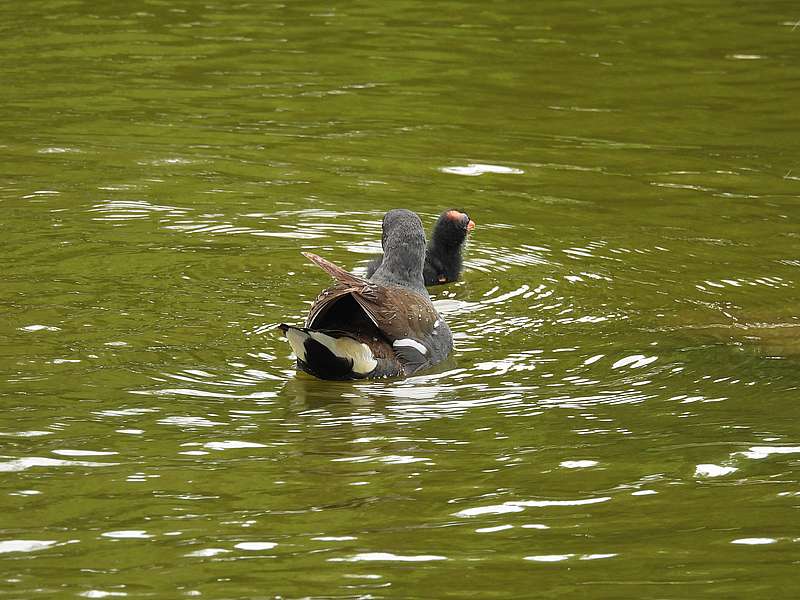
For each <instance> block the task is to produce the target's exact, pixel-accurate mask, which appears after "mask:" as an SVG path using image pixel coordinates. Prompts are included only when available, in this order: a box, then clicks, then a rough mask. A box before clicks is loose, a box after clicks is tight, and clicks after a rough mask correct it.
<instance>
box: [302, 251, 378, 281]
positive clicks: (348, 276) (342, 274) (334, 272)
mask: <svg viewBox="0 0 800 600" xmlns="http://www.w3.org/2000/svg"><path fill="white" fill-rule="evenodd" d="M303 256H305V257H306V258H307V259H308V260H310V261H311V262H313V263H314V264H315V265H317V266H318V267H319V268H320V269H322V270H323V271H325V272H326V273H327V274H328V275H330V276H331V277H333V278H334V279H335V280H336V281H340V282H342V283H344V284H345V285H351V286H356V287H359V286H365V285H369V282H368V281H367V280H365V279H361V278H360V277H356V276H355V275H353V274H352V273H348V272H347V271H345V270H344V269H343V268H341V267H340V266H338V265H335V264H333V263H332V262H331V261H329V260H326V259H324V258H322V257H321V256H317V255H316V254H313V253H311V252H303Z"/></svg>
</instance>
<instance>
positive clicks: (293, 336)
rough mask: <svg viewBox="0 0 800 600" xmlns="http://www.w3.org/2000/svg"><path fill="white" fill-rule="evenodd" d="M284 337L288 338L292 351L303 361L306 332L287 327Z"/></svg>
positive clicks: (304, 357)
mask: <svg viewBox="0 0 800 600" xmlns="http://www.w3.org/2000/svg"><path fill="white" fill-rule="evenodd" d="M286 339H287V340H289V345H290V346H291V347H292V352H294V355H295V356H296V357H297V358H299V359H300V360H302V361H303V362H305V361H306V348H305V343H306V340H307V339H308V334H307V333H306V332H305V331H300V330H299V329H295V328H294V327H289V328H288V329H287V330H286Z"/></svg>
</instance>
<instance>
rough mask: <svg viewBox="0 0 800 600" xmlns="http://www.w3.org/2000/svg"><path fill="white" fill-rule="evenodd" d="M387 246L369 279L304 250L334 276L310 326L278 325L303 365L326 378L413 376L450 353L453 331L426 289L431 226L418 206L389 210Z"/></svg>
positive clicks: (385, 221) (385, 229) (314, 308)
mask: <svg viewBox="0 0 800 600" xmlns="http://www.w3.org/2000/svg"><path fill="white" fill-rule="evenodd" d="M383 252H384V255H383V261H382V262H381V264H380V266H379V267H378V268H377V269H376V270H375V272H374V274H373V275H372V277H371V278H370V279H369V280H367V279H362V278H361V277H356V276H355V275H352V274H350V273H348V272H347V271H345V270H344V269H342V268H341V267H338V266H336V265H335V264H333V263H331V262H330V261H327V260H325V259H324V258H322V257H320V256H317V255H316V254H311V253H310V252H304V253H303V255H304V256H305V257H306V258H308V259H309V260H310V261H311V262H313V263H314V264H315V265H317V266H318V267H320V268H321V269H323V270H324V271H325V272H326V273H328V274H329V275H330V276H331V277H333V278H334V280H335V283H334V284H333V285H332V286H331V287H329V288H327V289H326V290H324V291H323V292H322V293H321V294H320V295H319V296H318V297H317V299H316V300H315V301H314V304H313V305H312V306H311V310H310V311H309V313H308V317H307V318H306V322H305V326H303V327H294V326H292V325H287V324H285V323H282V324H280V325H278V327H279V329H280V330H281V331H282V332H283V334H284V336H285V337H286V339H287V340H288V341H289V345H290V346H291V347H292V351H293V352H294V354H295V356H296V357H297V366H298V368H300V369H301V370H303V371H306V372H307V373H310V374H311V375H314V376H315V377H319V378H320V379H376V378H381V377H396V376H407V375H411V374H413V373H416V372H417V371H420V370H422V369H425V368H427V367H431V366H433V365H435V364H437V363H439V362H441V361H443V360H444V359H445V358H447V355H448V354H449V353H450V351H451V350H452V349H453V335H452V333H451V332H450V328H449V327H448V326H447V323H445V321H444V319H443V318H442V317H441V315H439V313H438V312H436V309H435V308H434V306H433V304H432V303H431V299H430V296H429V295H428V292H427V290H426V289H425V283H424V280H423V277H422V268H423V262H424V260H425V232H424V230H423V229H422V222H421V221H420V219H419V217H418V216H417V215H416V214H415V213H413V212H411V211H409V210H405V209H395V210H391V211H389V212H388V213H386V215H385V216H384V218H383Z"/></svg>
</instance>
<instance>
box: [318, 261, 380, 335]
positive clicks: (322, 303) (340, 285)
mask: <svg viewBox="0 0 800 600" xmlns="http://www.w3.org/2000/svg"><path fill="white" fill-rule="evenodd" d="M303 256H305V257H306V258H307V259H308V260H310V261H311V262H313V263H314V264H315V265H317V266H318V267H319V268H321V269H322V270H323V271H325V272H326V273H327V274H328V275H330V276H331V277H333V278H334V279H335V280H336V283H334V284H333V285H332V286H331V287H329V288H327V289H325V290H323V291H322V292H321V293H320V295H319V296H317V298H316V300H314V304H312V305H311V310H310V311H309V313H308V317H307V318H306V327H312V326H313V324H314V321H316V320H317V318H318V317H320V316H322V315H324V313H325V312H327V310H328V309H329V308H331V307H332V306H333V304H334V303H335V302H336V301H337V300H339V299H340V298H341V297H342V296H345V295H347V294H352V295H353V297H354V298H358V297H364V298H371V299H375V298H376V293H375V292H376V287H377V286H376V285H375V284H373V283H371V282H369V281H367V280H366V279H361V278H360V277H356V276H355V275H353V274H352V273H348V272H347V271H345V270H344V269H342V268H341V267H339V266H337V265H335V264H333V263H332V262H330V261H329V260H325V259H324V258H322V257H321V256H317V255H316V254H312V253H311V252H303ZM369 317H370V319H371V320H372V321H373V323H375V325H376V326H378V324H377V322H375V321H374V319H373V317H372V315H369Z"/></svg>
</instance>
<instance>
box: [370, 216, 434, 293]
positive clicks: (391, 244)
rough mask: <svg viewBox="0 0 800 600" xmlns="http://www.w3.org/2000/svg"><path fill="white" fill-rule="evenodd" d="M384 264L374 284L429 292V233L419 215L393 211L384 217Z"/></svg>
mask: <svg viewBox="0 0 800 600" xmlns="http://www.w3.org/2000/svg"><path fill="white" fill-rule="evenodd" d="M382 244H383V262H382V263H381V266H380V267H378V269H377V270H376V271H375V274H374V275H373V276H372V280H373V281H377V282H379V283H388V284H393V285H402V286H405V287H412V288H415V289H422V290H424V289H425V284H424V282H423V279H422V267H423V264H424V262H425V231H424V230H423V229H422V221H420V219H419V217H418V216H417V215H416V213H413V212H411V211H410V210H406V209H404V208H396V209H394V210H390V211H389V212H387V213H386V214H385V215H384V217H383V237H382Z"/></svg>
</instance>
